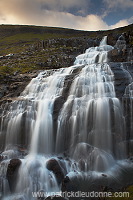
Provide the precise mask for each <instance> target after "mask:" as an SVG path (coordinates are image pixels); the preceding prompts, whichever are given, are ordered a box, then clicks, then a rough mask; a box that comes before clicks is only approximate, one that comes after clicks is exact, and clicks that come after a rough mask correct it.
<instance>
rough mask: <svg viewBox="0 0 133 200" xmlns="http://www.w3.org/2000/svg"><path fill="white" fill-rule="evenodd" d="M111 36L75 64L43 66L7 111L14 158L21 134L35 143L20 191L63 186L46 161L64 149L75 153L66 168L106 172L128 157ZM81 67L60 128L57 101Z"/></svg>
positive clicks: (23, 166)
mask: <svg viewBox="0 0 133 200" xmlns="http://www.w3.org/2000/svg"><path fill="white" fill-rule="evenodd" d="M106 41H107V37H104V39H103V40H102V41H101V43H100V46H99V47H92V48H89V49H87V50H86V52H85V53H84V54H82V55H79V56H78V57H77V58H76V61H75V63H74V66H72V67H69V68H66V69H63V68H62V69H59V70H56V71H52V72H51V73H48V71H45V72H41V73H40V74H39V75H38V77H36V78H34V79H33V80H32V81H31V82H30V83H29V85H28V86H27V87H26V89H25V90H24V92H23V93H22V94H21V96H20V97H19V98H18V99H16V101H15V102H13V103H12V104H11V107H10V110H9V111H8V112H7V113H6V114H5V113H4V114H3V118H2V126H1V135H2V136H3V137H4V136H5V135H6V137H5V150H7V152H8V153H7V154H8V158H12V157H10V154H11V150H10V149H12V148H13V146H15V145H18V144H21V140H23V143H24V144H28V145H27V146H29V155H28V156H26V157H25V158H24V159H21V161H22V164H21V167H20V169H19V176H18V178H17V185H16V188H15V194H14V195H15V196H17V195H20V196H23V198H24V199H29V200H31V199H32V194H31V193H32V192H33V191H34V192H36V191H40V190H43V191H45V192H51V191H55V192H56V191H59V190H60V184H58V182H57V180H56V177H55V174H54V173H53V172H51V171H49V170H48V169H47V166H46V165H47V162H48V160H49V159H50V158H51V157H53V156H54V159H57V155H60V154H61V155H62V156H63V154H64V152H65V153H66V154H67V155H68V156H69V160H68V161H67V160H65V159H64V161H63V163H64V165H65V168H66V174H67V173H69V172H71V171H73V172H75V171H76V172H77V173H79V172H81V171H83V172H85V173H88V172H89V171H90V170H91V171H96V172H104V171H107V170H109V169H110V168H111V167H112V166H114V165H115V164H116V162H117V159H122V158H125V155H126V151H125V147H124V146H122V148H121V149H120V150H119V148H118V146H119V144H120V143H121V142H122V141H123V140H125V135H124V133H125V130H124V118H123V114H122V110H121V105H120V102H119V100H118V99H117V98H116V96H115V89H114V79H113V78H114V75H113V73H112V71H111V69H110V66H109V65H108V64H107V62H108V60H107V54H108V51H110V50H112V49H113V47H112V46H109V45H107V44H106ZM75 69H79V71H78V73H77V74H75V75H74V77H73V82H72V83H71V87H70V90H69V92H68V96H67V98H66V101H65V103H64V104H63V106H62V108H60V109H61V110H60V113H59V115H58V119H57V131H56V130H54V122H53V110H54V103H55V101H56V99H58V98H59V97H61V96H63V91H64V88H65V81H66V77H67V76H70V75H72V74H73V72H74V70H75ZM6 124H7V128H6V130H5V127H6ZM55 155H56V156H55ZM13 158H14V157H13ZM57 160H58V159H57ZM70 160H71V161H70ZM75 162H76V163H75ZM80 163H82V164H83V163H84V167H83V166H82V168H81V167H80ZM13 198H14V196H13ZM13 198H12V197H9V198H7V199H13Z"/></svg>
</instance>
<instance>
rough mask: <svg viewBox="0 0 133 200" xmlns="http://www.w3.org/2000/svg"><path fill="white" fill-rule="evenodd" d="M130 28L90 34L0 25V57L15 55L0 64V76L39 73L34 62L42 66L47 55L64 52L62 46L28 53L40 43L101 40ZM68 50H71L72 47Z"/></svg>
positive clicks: (58, 29) (46, 28)
mask: <svg viewBox="0 0 133 200" xmlns="http://www.w3.org/2000/svg"><path fill="white" fill-rule="evenodd" d="M132 28H133V25H130V26H127V27H123V28H119V29H115V30H108V31H95V32H94V31H90V32H89V31H78V30H73V29H64V28H54V27H40V26H24V25H23V26H21V25H0V56H3V55H7V54H9V53H14V54H16V55H17V56H16V58H15V59H12V60H9V59H4V60H2V59H1V60H0V74H3V75H5V74H11V73H14V72H15V71H19V72H20V73H25V72H28V71H32V70H35V69H40V68H39V67H37V65H36V64H35V63H37V61H39V62H45V61H46V59H48V57H49V56H50V55H55V54H58V55H61V51H63V47H61V46H59V47H57V48H54V49H53V48H52V47H49V48H48V49H47V51H40V50H39V51H32V52H31V51H29V48H30V46H31V45H34V44H36V43H38V42H39V41H42V40H47V39H57V38H73V37H89V38H96V37H100V38H102V37H103V36H104V35H110V34H112V33H113V34H116V35H118V34H121V33H122V32H127V31H130V30H132ZM77 45H78V44H77ZM61 48H62V50H61ZM68 48H69V49H71V47H68ZM29 54H30V55H29ZM26 55H27V56H26Z"/></svg>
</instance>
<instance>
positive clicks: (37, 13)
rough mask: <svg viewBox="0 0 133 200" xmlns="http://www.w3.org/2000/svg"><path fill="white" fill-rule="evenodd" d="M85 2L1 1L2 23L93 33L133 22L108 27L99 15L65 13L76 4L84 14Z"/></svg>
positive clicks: (75, 0) (125, 21) (45, 0)
mask: <svg viewBox="0 0 133 200" xmlns="http://www.w3.org/2000/svg"><path fill="white" fill-rule="evenodd" d="M83 1H85V0H82V1H81V0H73V1H72V0H67V1H66V0H56V1H55V0H48V1H47V0H0V13H1V16H2V17H1V16H0V23H5V24H27V25H42V26H53V27H65V28H73V29H79V30H90V31H91V30H105V29H111V28H116V27H119V26H125V25H128V24H129V23H130V22H131V20H130V21H128V20H126V19H125V20H121V21H119V22H118V23H116V24H114V25H112V26H108V25H107V23H106V22H104V20H103V19H102V18H101V17H100V16H98V15H92V14H91V15H87V16H79V15H74V14H72V13H70V12H67V11H63V10H65V9H68V8H74V7H75V4H76V6H77V8H78V9H79V12H83V10H82V3H83ZM106 1H108V0H106ZM116 1H119V0H116ZM122 1H123V0H122ZM129 1H130V0H129ZM53 8H54V9H53Z"/></svg>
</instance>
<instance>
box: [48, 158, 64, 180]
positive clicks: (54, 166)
mask: <svg viewBox="0 0 133 200" xmlns="http://www.w3.org/2000/svg"><path fill="white" fill-rule="evenodd" d="M46 167H47V169H48V170H50V171H52V172H53V173H54V174H55V176H56V179H57V182H58V183H59V184H60V183H61V182H62V180H63V179H64V173H63V168H62V167H61V165H60V164H59V162H58V161H57V160H56V159H54V158H52V159H50V160H49V161H48V162H47V163H46Z"/></svg>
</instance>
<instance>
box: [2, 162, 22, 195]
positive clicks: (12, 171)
mask: <svg viewBox="0 0 133 200" xmlns="http://www.w3.org/2000/svg"><path fill="white" fill-rule="evenodd" d="M20 165H21V160H19V159H12V160H10V163H9V165H8V168H7V174H6V176H7V179H8V182H9V187H10V190H11V192H13V190H14V188H15V185H16V181H17V176H18V169H19V167H20Z"/></svg>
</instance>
